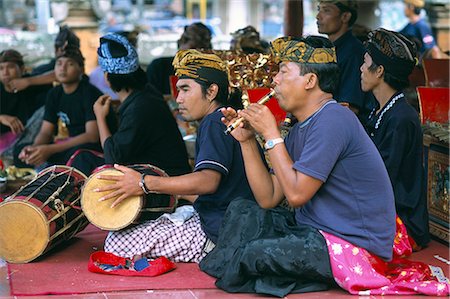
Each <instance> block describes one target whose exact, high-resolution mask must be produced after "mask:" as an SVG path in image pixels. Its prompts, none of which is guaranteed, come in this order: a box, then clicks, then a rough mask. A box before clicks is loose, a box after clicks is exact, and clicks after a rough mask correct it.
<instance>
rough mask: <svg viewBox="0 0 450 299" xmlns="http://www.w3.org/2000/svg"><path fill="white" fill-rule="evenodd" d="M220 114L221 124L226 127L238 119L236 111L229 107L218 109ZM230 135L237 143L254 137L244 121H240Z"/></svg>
mask: <svg viewBox="0 0 450 299" xmlns="http://www.w3.org/2000/svg"><path fill="white" fill-rule="evenodd" d="M220 112H222V114H223V117H222V119H221V120H222V123H223V124H224V125H225V126H227V127H228V126H229V125H231V124H232V123H234V122H235V121H236V120H237V119H238V118H239V115H238V111H236V110H234V109H233V108H231V107H228V108H222V109H220ZM230 134H231V135H232V136H233V137H234V139H236V140H237V141H239V142H245V141H247V140H249V139H252V138H253V136H255V134H254V132H253V129H252V128H251V127H250V126H249V125H248V123H246V122H245V120H244V121H242V122H241V123H240V124H239V126H238V127H236V128H235V129H234V130H233V131H231V133H230Z"/></svg>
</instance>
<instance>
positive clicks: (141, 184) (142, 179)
mask: <svg viewBox="0 0 450 299" xmlns="http://www.w3.org/2000/svg"><path fill="white" fill-rule="evenodd" d="M146 175H147V174H145V173H143V174H141V180H140V182H139V187H141V189H142V191H144V193H145V194H150V193H151V191H150V190H148V189H147V187H146V186H145V176H146Z"/></svg>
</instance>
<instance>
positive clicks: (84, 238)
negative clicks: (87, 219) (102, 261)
mask: <svg viewBox="0 0 450 299" xmlns="http://www.w3.org/2000/svg"><path fill="white" fill-rule="evenodd" d="M105 237H106V232H104V231H101V230H99V229H97V228H95V227H93V226H91V225H89V226H88V227H87V228H86V229H85V230H84V231H83V232H81V233H79V234H78V235H77V237H76V238H73V239H72V240H70V241H69V244H67V245H66V246H65V247H64V248H60V249H59V250H55V251H51V252H50V253H48V254H46V255H45V256H43V257H42V258H39V259H37V260H35V261H33V262H31V263H28V264H8V274H9V281H10V287H11V295H12V296H23V295H50V294H53V295H54V294H80V293H96V292H113V291H131V290H167V289H214V288H216V287H215V285H214V282H215V279H214V278H213V277H211V276H209V275H207V274H205V273H203V272H201V271H200V269H199V267H198V265H197V264H195V263H178V264H177V268H176V269H175V270H173V271H171V272H169V273H165V274H162V275H160V276H156V277H125V276H115V275H104V274H97V273H91V272H89V271H88V270H87V264H88V261H89V256H90V255H91V253H93V252H94V251H98V250H102V248H103V241H104V239H105Z"/></svg>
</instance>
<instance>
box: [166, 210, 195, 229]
mask: <svg viewBox="0 0 450 299" xmlns="http://www.w3.org/2000/svg"><path fill="white" fill-rule="evenodd" d="M193 215H194V207H193V206H181V207H178V208H177V209H176V210H175V212H173V213H164V214H162V215H161V216H160V217H164V218H167V219H169V220H170V221H172V222H173V224H175V225H177V226H180V225H182V224H183V223H184V222H186V220H188V219H189V218H191V217H192V216H193Z"/></svg>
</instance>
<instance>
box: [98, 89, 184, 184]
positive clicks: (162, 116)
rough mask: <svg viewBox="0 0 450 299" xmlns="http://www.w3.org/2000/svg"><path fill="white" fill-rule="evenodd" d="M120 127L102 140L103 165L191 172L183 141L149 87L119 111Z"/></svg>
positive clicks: (174, 173) (157, 96) (127, 100)
mask: <svg viewBox="0 0 450 299" xmlns="http://www.w3.org/2000/svg"><path fill="white" fill-rule="evenodd" d="M119 123H120V124H119V128H118V130H117V132H116V133H115V134H113V135H112V136H110V137H108V138H107V139H106V140H105V143H104V146H103V151H104V154H105V163H106V164H113V163H120V164H140V163H149V164H152V165H154V166H157V167H159V168H161V169H163V170H164V171H166V172H167V173H168V174H169V175H180V174H185V173H189V172H190V166H189V163H188V156H187V151H186V147H185V145H184V141H183V138H182V136H181V133H180V131H179V130H178V126H177V124H176V121H175V118H174V117H173V115H172V113H171V112H170V110H169V107H168V106H167V104H166V103H165V102H164V100H163V99H162V97H161V95H159V94H158V92H157V91H155V90H154V88H153V87H152V86H150V85H148V86H147V87H146V89H145V90H143V91H134V92H133V93H132V94H131V95H129V96H128V98H126V99H125V101H124V102H123V103H122V104H121V105H120V108H119Z"/></svg>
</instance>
